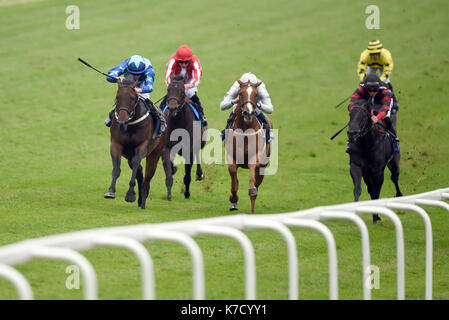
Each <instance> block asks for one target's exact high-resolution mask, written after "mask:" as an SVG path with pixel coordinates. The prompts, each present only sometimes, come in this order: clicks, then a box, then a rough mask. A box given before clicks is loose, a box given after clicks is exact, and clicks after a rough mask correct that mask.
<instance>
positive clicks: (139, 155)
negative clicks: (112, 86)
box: [104, 79, 167, 209]
mask: <svg viewBox="0 0 449 320" xmlns="http://www.w3.org/2000/svg"><path fill="white" fill-rule="evenodd" d="M136 85H137V81H133V80H130V79H123V80H119V81H118V90H117V94H116V106H115V117H113V119H112V123H111V129H110V131H111V146H110V153H111V158H112V165H113V169H112V182H111V185H110V187H109V190H108V192H107V193H106V194H105V195H104V197H105V198H107V199H115V185H116V182H117V179H118V177H119V176H120V172H121V170H120V162H121V157H122V156H123V157H125V158H126V159H127V160H128V165H129V167H130V168H131V170H132V175H131V180H130V181H129V190H128V192H127V193H126V197H125V200H126V201H127V202H134V201H135V200H136V193H135V191H134V186H135V185H136V179H137V185H138V192H139V198H138V206H139V207H140V208H142V209H145V204H146V199H147V198H148V194H149V192H150V181H151V179H152V177H153V175H154V173H155V171H156V168H157V164H158V161H159V158H160V156H161V153H162V149H163V146H164V145H165V142H166V140H167V130H165V131H164V133H163V134H162V135H161V137H160V138H158V139H156V138H155V132H156V131H157V130H156V128H155V125H156V123H155V121H154V120H153V118H152V117H151V115H150V113H149V111H147V108H146V107H145V105H144V102H143V101H142V100H141V99H139V96H138V94H137V93H136V92H135V90H134V88H135V87H136ZM143 158H146V169H145V179H144V178H143V173H142V166H141V165H140V162H141V160H142V159H143Z"/></svg>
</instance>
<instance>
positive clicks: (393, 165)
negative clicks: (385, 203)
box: [388, 154, 402, 197]
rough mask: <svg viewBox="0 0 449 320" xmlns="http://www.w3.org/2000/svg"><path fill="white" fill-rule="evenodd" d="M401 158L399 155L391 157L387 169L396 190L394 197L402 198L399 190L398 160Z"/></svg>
mask: <svg viewBox="0 0 449 320" xmlns="http://www.w3.org/2000/svg"><path fill="white" fill-rule="evenodd" d="M400 158H401V156H400V154H395V155H393V159H391V161H390V162H388V169H390V171H391V181H393V183H394V186H395V188H396V197H402V192H401V190H400V189H399V172H400V170H399V160H400Z"/></svg>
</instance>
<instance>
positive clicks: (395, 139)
mask: <svg viewBox="0 0 449 320" xmlns="http://www.w3.org/2000/svg"><path fill="white" fill-rule="evenodd" d="M384 121H385V125H386V127H387V130H388V131H389V134H390V135H391V136H392V139H391V142H392V145H393V153H399V138H398V136H397V134H396V130H395V129H394V128H393V124H392V122H391V120H390V118H389V117H386V118H384Z"/></svg>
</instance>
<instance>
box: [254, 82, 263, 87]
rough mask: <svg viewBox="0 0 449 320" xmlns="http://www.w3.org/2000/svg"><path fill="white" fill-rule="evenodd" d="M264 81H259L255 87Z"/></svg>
mask: <svg viewBox="0 0 449 320" xmlns="http://www.w3.org/2000/svg"><path fill="white" fill-rule="evenodd" d="M262 82H263V81H259V82H257V83H256V84H255V87H256V88H257V87H258V86H260V85H261V84H262Z"/></svg>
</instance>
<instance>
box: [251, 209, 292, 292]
mask: <svg viewBox="0 0 449 320" xmlns="http://www.w3.org/2000/svg"><path fill="white" fill-rule="evenodd" d="M243 225H244V228H248V229H271V230H274V231H276V232H279V233H280V234H281V236H282V237H283V238H284V240H285V243H286V245H287V254H288V299H289V300H298V298H299V294H298V291H299V290H298V285H299V284H298V277H299V276H298V252H297V250H296V240H295V237H294V236H293V234H292V232H291V231H290V229H289V228H287V227H286V226H285V225H283V224H282V223H280V222H278V221H275V220H266V219H265V220H264V219H263V218H262V219H259V218H253V217H251V216H249V217H245V219H244V222H243Z"/></svg>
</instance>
